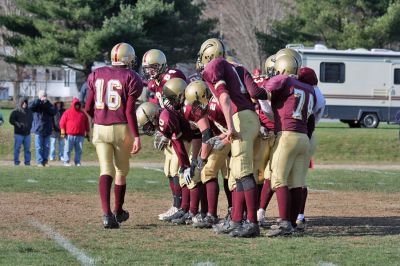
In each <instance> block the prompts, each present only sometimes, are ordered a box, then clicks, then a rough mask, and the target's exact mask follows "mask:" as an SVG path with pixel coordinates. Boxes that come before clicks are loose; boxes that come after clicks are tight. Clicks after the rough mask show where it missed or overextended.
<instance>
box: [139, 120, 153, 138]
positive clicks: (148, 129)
mask: <svg viewBox="0 0 400 266" xmlns="http://www.w3.org/2000/svg"><path fill="white" fill-rule="evenodd" d="M142 131H143V133H144V134H145V135H147V136H153V135H154V133H155V132H156V125H154V124H153V123H152V122H151V121H147V123H146V124H144V125H143V127H142Z"/></svg>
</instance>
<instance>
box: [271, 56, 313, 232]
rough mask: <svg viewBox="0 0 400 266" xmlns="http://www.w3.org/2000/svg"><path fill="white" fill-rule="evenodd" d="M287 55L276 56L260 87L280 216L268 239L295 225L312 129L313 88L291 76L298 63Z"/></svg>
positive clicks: (272, 180) (273, 182)
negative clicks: (270, 122)
mask: <svg viewBox="0 0 400 266" xmlns="http://www.w3.org/2000/svg"><path fill="white" fill-rule="evenodd" d="M290 52H291V51H289V52H287V53H286V54H280V55H278V53H277V55H276V60H275V64H274V74H275V76H274V77H272V78H270V79H269V80H268V81H267V82H266V83H265V84H264V88H265V89H266V90H267V91H268V95H269V96H268V98H269V100H271V106H272V110H273V113H274V119H275V132H276V133H277V136H276V141H275V145H274V147H273V155H272V158H271V170H272V173H271V187H272V189H273V190H274V191H275V192H276V195H277V201H278V209H279V217H280V221H279V223H278V225H274V226H272V227H271V230H270V231H269V232H268V233H267V236H268V237H273V236H280V235H290V234H292V233H293V227H295V226H296V218H297V214H298V213H299V210H300V204H301V199H302V187H303V186H304V185H305V173H306V169H305V168H306V163H305V162H306V161H307V153H308V149H309V143H310V141H309V136H310V135H309V132H310V131H312V130H313V129H314V125H313V123H312V120H309V117H310V116H311V115H312V113H313V108H314V104H315V102H316V99H315V93H314V89H313V88H312V86H310V85H308V84H305V83H302V82H300V81H298V80H297V79H296V78H295V76H293V75H297V73H298V69H299V66H300V62H299V59H297V58H296V57H295V56H293V55H290V54H289V53H290ZM310 121H311V123H309V122H310Z"/></svg>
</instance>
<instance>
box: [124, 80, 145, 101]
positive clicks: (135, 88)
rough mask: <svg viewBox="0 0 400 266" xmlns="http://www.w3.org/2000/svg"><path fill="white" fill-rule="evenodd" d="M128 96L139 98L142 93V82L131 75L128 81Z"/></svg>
mask: <svg viewBox="0 0 400 266" xmlns="http://www.w3.org/2000/svg"><path fill="white" fill-rule="evenodd" d="M128 89H129V91H128V95H129V96H132V97H134V98H135V99H137V98H139V97H140V95H141V94H142V91H143V82H142V79H141V78H140V77H139V76H138V75H136V74H133V75H132V76H131V77H130V79H129V80H128Z"/></svg>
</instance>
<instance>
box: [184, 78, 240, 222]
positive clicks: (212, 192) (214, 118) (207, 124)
mask: <svg viewBox="0 0 400 266" xmlns="http://www.w3.org/2000/svg"><path fill="white" fill-rule="evenodd" d="M210 98H211V93H210V92H209V89H208V88H207V85H206V83H205V82H204V81H202V80H196V81H193V82H191V83H190V84H189V85H188V87H187V88H186V90H185V108H184V116H185V119H187V120H189V121H191V122H193V123H195V124H196V126H197V127H198V128H199V129H200V131H201V134H202V143H203V145H202V149H201V153H200V158H199V162H198V167H199V169H200V170H201V181H202V182H203V183H204V184H205V187H206V197H207V203H208V210H207V215H206V217H204V218H203V219H199V220H198V221H196V222H195V223H194V224H193V226H194V227H197V228H211V227H212V226H213V225H214V224H216V223H217V221H218V218H217V206H218V194H219V187H218V172H219V171H220V170H222V169H223V168H224V166H226V158H227V157H228V154H229V152H230V144H229V143H228V142H225V143H222V145H221V147H220V149H218V150H217V149H214V150H210V147H209V144H208V142H209V141H210V140H211V139H212V137H213V136H218V139H219V140H220V139H225V135H224V132H226V131H227V129H226V122H225V117H224V114H223V113H222V110H221V108H220V107H219V105H218V101H217V100H216V98H214V97H212V99H211V100H210ZM225 177H226V178H227V176H225ZM224 188H225V191H228V193H227V198H228V206H229V207H231V206H232V205H231V202H232V200H231V193H230V190H229V188H228V180H227V179H224ZM228 213H229V209H228Z"/></svg>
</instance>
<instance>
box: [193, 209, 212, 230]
mask: <svg viewBox="0 0 400 266" xmlns="http://www.w3.org/2000/svg"><path fill="white" fill-rule="evenodd" d="M217 223H218V217H217V216H214V215H211V214H209V213H208V214H207V216H206V217H204V218H203V219H201V220H197V221H195V222H193V227H195V228H212V227H213V225H215V224H217Z"/></svg>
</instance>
